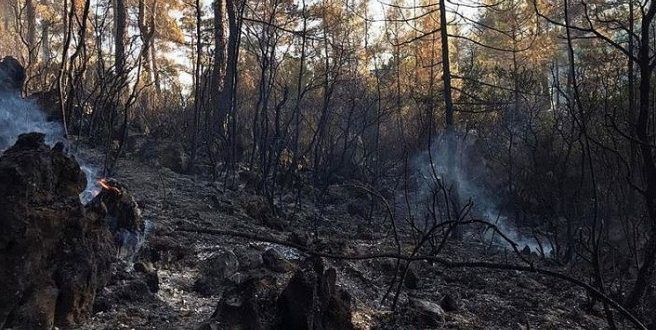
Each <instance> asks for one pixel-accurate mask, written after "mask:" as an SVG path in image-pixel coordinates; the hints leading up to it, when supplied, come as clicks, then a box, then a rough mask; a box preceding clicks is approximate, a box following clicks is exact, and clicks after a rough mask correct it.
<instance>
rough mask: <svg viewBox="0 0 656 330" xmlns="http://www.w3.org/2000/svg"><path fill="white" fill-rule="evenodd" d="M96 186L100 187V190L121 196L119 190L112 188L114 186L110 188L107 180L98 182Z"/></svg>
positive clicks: (110, 185)
mask: <svg viewBox="0 0 656 330" xmlns="http://www.w3.org/2000/svg"><path fill="white" fill-rule="evenodd" d="M98 184H99V185H100V186H101V187H102V189H106V190H109V191H113V192H115V193H117V194H119V195H120V194H121V190H120V189H118V188H116V187H114V186H112V184H111V182H109V180H107V179H100V180H98Z"/></svg>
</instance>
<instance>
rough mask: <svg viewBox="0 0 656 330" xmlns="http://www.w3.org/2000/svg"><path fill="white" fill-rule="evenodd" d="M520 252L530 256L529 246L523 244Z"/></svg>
mask: <svg viewBox="0 0 656 330" xmlns="http://www.w3.org/2000/svg"><path fill="white" fill-rule="evenodd" d="M522 254H524V255H528V256H530V255H531V248H530V247H529V246H528V245H525V246H524V248H523V249H522Z"/></svg>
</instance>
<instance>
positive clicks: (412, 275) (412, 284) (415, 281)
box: [403, 266, 419, 290]
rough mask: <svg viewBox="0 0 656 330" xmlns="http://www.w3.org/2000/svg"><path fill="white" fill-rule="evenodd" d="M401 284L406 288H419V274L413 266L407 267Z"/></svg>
mask: <svg viewBox="0 0 656 330" xmlns="http://www.w3.org/2000/svg"><path fill="white" fill-rule="evenodd" d="M403 284H405V287H406V288H408V289H411V290H416V289H419V275H417V268H415V267H413V266H410V267H409V268H408V272H407V273H406V274H405V279H404V280H403Z"/></svg>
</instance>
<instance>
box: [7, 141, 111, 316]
mask: <svg viewBox="0 0 656 330" xmlns="http://www.w3.org/2000/svg"><path fill="white" fill-rule="evenodd" d="M85 185H86V179H85V176H84V173H82V171H81V170H80V167H79V165H78V164H77V162H76V161H75V160H74V159H72V158H70V157H68V156H67V155H65V154H64V153H63V152H62V151H61V150H60V149H59V148H53V149H50V148H48V146H47V145H45V144H44V135H43V134H38V133H30V134H24V135H21V136H19V138H18V141H17V143H16V144H15V145H14V146H13V147H11V148H9V149H8V150H7V151H6V152H5V153H4V154H3V155H2V156H1V157H0V196H2V198H0V228H2V231H1V232H0V328H3V327H14V328H25V329H51V328H52V325H53V324H54V325H57V326H66V325H71V324H74V323H78V322H80V321H82V320H84V319H85V318H86V317H88V316H89V314H90V312H91V309H92V306H93V302H94V298H95V295H96V291H97V290H98V289H100V288H102V287H103V285H104V284H105V283H106V282H107V280H108V279H109V276H110V272H109V269H110V265H111V262H112V260H113V255H114V254H115V251H116V248H115V245H114V244H113V240H112V237H111V233H110V231H109V228H108V226H107V224H106V223H105V222H104V220H103V219H101V218H99V217H96V216H93V217H90V216H89V215H88V214H86V212H85V209H84V207H83V206H82V203H81V202H80V199H79V193H80V192H82V190H83V189H84V187H85ZM55 296H56V299H54V298H53V297H55ZM35 322H36V323H35Z"/></svg>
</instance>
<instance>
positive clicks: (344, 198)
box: [77, 160, 606, 329]
mask: <svg viewBox="0 0 656 330" xmlns="http://www.w3.org/2000/svg"><path fill="white" fill-rule="evenodd" d="M114 178H115V179H117V180H119V181H120V182H122V183H123V184H125V185H126V186H127V187H128V188H129V189H130V191H131V192H132V193H133V194H134V196H135V197H136V199H137V202H138V203H139V205H140V206H141V208H142V211H143V216H144V219H145V220H146V221H147V229H146V230H147V235H146V241H145V242H144V244H143V246H142V248H141V250H140V252H139V254H138V255H137V256H135V257H134V258H133V259H132V260H130V259H126V260H124V261H122V262H121V263H119V264H118V265H117V266H116V267H115V269H114V270H113V274H112V280H111V281H110V283H109V284H108V285H107V286H106V287H105V288H104V289H103V290H102V291H101V292H100V293H99V296H98V297H97V299H96V303H95V305H96V306H95V307H94V314H93V315H92V317H91V319H90V320H88V321H87V322H86V323H84V324H82V325H80V326H79V327H77V329H194V328H197V327H198V326H200V325H201V324H202V323H203V322H204V321H206V320H208V319H209V318H210V317H211V315H212V314H213V312H214V310H215V309H216V306H217V302H218V301H219V299H220V297H221V294H222V290H223V288H222V287H221V285H220V284H218V285H213V287H212V288H210V289H209V290H199V288H198V285H197V282H198V280H199V279H201V278H202V277H203V276H206V275H204V274H203V271H202V269H203V267H204V265H205V264H206V263H207V261H208V260H209V259H211V258H212V257H213V256H216V255H217V254H221V253H224V252H225V251H236V250H241V251H244V250H247V251H251V252H253V251H254V253H263V252H264V251H265V250H266V249H267V248H270V247H274V248H276V249H277V250H278V251H279V252H280V253H281V254H282V255H283V256H284V257H285V258H286V259H287V260H288V261H290V262H291V263H292V264H293V265H297V264H299V263H300V260H301V259H302V258H303V254H302V253H300V252H299V251H296V250H294V249H292V248H288V247H284V246H277V245H275V244H270V243H264V242H258V241H249V240H247V239H242V238H235V237H228V236H215V235H208V234H200V233H193V232H184V231H180V230H179V228H186V227H190V226H195V227H202V228H211V229H221V230H234V231H239V232H245V233H252V234H255V235H261V236H267V237H274V238H278V239H282V240H290V237H292V236H293V237H296V238H297V239H298V237H305V236H309V233H310V232H312V228H314V225H315V224H316V226H317V228H318V232H319V237H320V239H319V240H317V241H319V242H322V243H321V244H323V246H324V248H325V250H326V251H330V252H333V253H337V254H358V253H375V252H377V251H380V252H383V251H391V250H393V245H392V243H393V239H392V237H391V236H390V233H389V232H388V231H386V230H384V229H385V228H387V226H386V225H385V223H386V222H387V221H388V220H386V219H385V217H384V215H381V216H380V217H378V218H379V219H378V218H377V219H374V220H373V221H369V220H364V218H363V217H362V216H359V215H357V214H356V213H358V212H353V210H350V209H349V208H351V209H352V208H353V203H349V202H353V201H354V199H356V198H361V197H362V196H361V195H357V194H352V193H351V192H350V191H349V190H348V189H344V188H343V187H338V186H335V187H331V188H330V189H328V192H327V194H329V195H330V196H329V197H330V198H326V199H325V200H327V201H328V203H327V204H326V205H325V207H323V210H320V209H319V208H318V207H316V206H315V205H314V204H313V203H312V202H311V201H310V200H309V199H308V198H307V197H308V195H309V194H307V193H302V194H301V203H300V206H297V205H296V203H295V202H296V196H295V195H294V194H289V195H283V196H282V198H280V200H277V201H276V205H277V212H276V213H275V214H273V213H272V212H271V210H270V209H267V208H266V207H265V203H264V200H263V199H261V198H260V197H258V196H257V195H256V194H254V193H253V192H252V189H249V187H248V182H246V181H247V180H244V178H242V180H241V181H239V182H238V183H237V184H234V185H230V186H229V187H228V186H226V185H225V184H224V182H221V181H219V182H216V181H213V180H210V179H209V178H203V177H200V176H193V175H183V174H178V173H175V172H173V171H171V170H169V169H167V168H162V167H158V166H153V165H152V164H145V163H141V162H138V161H132V160H122V161H121V163H120V164H119V167H118V170H117V173H115V175H114ZM354 196H356V197H354ZM357 196H360V197H357ZM366 201H367V199H366V198H363V199H362V200H361V201H357V200H355V202H356V203H365V204H366V203H367V202H366ZM292 232H294V233H295V234H292ZM408 246H409V245H408ZM441 255H442V256H444V257H448V258H452V259H457V260H486V261H497V262H518V260H517V258H516V257H514V255H513V254H512V253H510V252H509V251H506V250H504V249H490V248H488V246H487V245H486V244H482V243H480V242H475V241H469V242H456V241H453V242H450V243H449V244H448V245H447V246H446V248H445V250H444V251H443V252H442V254H441ZM532 258H533V259H535V260H536V263H537V264H538V265H540V266H541V267H547V268H549V269H553V270H556V271H560V272H563V273H569V274H574V273H575V271H574V270H572V269H568V268H566V267H564V266H557V265H554V263H553V262H551V261H549V260H542V259H540V258H538V257H537V256H532ZM326 262H327V263H328V264H329V265H330V266H332V267H335V268H336V269H337V273H338V276H337V278H338V279H337V283H338V285H339V286H341V287H342V288H344V289H346V290H347V291H348V292H349V293H350V295H351V297H352V305H353V317H352V320H353V323H354V325H355V326H356V328H358V329H416V328H418V327H419V326H418V323H417V320H416V317H415V316H414V314H413V313H412V312H411V310H410V308H409V307H408V298H409V297H416V298H420V299H422V300H426V301H430V302H435V303H438V304H439V303H440V301H442V299H443V298H444V297H445V296H446V295H449V296H450V297H452V298H453V300H454V301H455V303H456V307H457V310H456V311H449V312H446V314H445V317H444V319H443V320H442V321H441V324H439V325H438V326H435V327H434V328H447V329H534V328H539V329H599V328H604V327H605V325H606V323H605V321H604V319H603V317H602V313H601V311H600V307H599V306H598V305H599V304H597V305H596V306H593V307H592V308H587V307H585V306H587V303H588V302H589V297H588V296H587V295H586V293H585V292H584V291H583V290H581V289H579V288H577V287H574V286H572V285H571V284H569V283H566V282H563V281H559V280H555V279H553V278H549V277H546V276H542V275H537V274H532V273H522V272H517V271H495V270H485V269H482V270H481V269H451V268H444V267H442V266H440V265H436V264H431V263H428V262H421V263H418V265H417V267H416V275H417V276H416V277H417V279H418V281H417V282H418V283H416V284H417V286H416V287H417V288H416V289H407V288H404V289H403V290H402V291H401V294H400V296H399V301H398V306H397V313H392V312H391V311H390V308H391V300H392V299H387V300H386V302H385V303H383V304H381V299H382V298H383V296H384V295H385V292H386V291H387V288H388V285H389V282H390V280H391V279H392V275H393V273H394V266H395V261H394V260H389V259H372V260H361V261H344V260H327V261H326ZM135 263H141V265H144V264H145V265H146V266H147V267H149V268H152V271H153V272H156V274H157V277H158V281H159V290H158V291H157V292H156V293H152V292H151V290H149V289H148V286H147V285H145V286H144V283H143V281H142V280H140V278H141V277H138V276H137V275H136V273H138V272H137V271H135V270H134V268H135ZM291 274H292V273H291V272H287V273H276V274H275V276H276V277H275V278H276V279H277V282H278V283H277V284H279V285H281V286H282V285H284V283H285V282H286V281H287V280H288V278H289V277H290V276H291ZM272 303H273V302H272Z"/></svg>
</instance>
